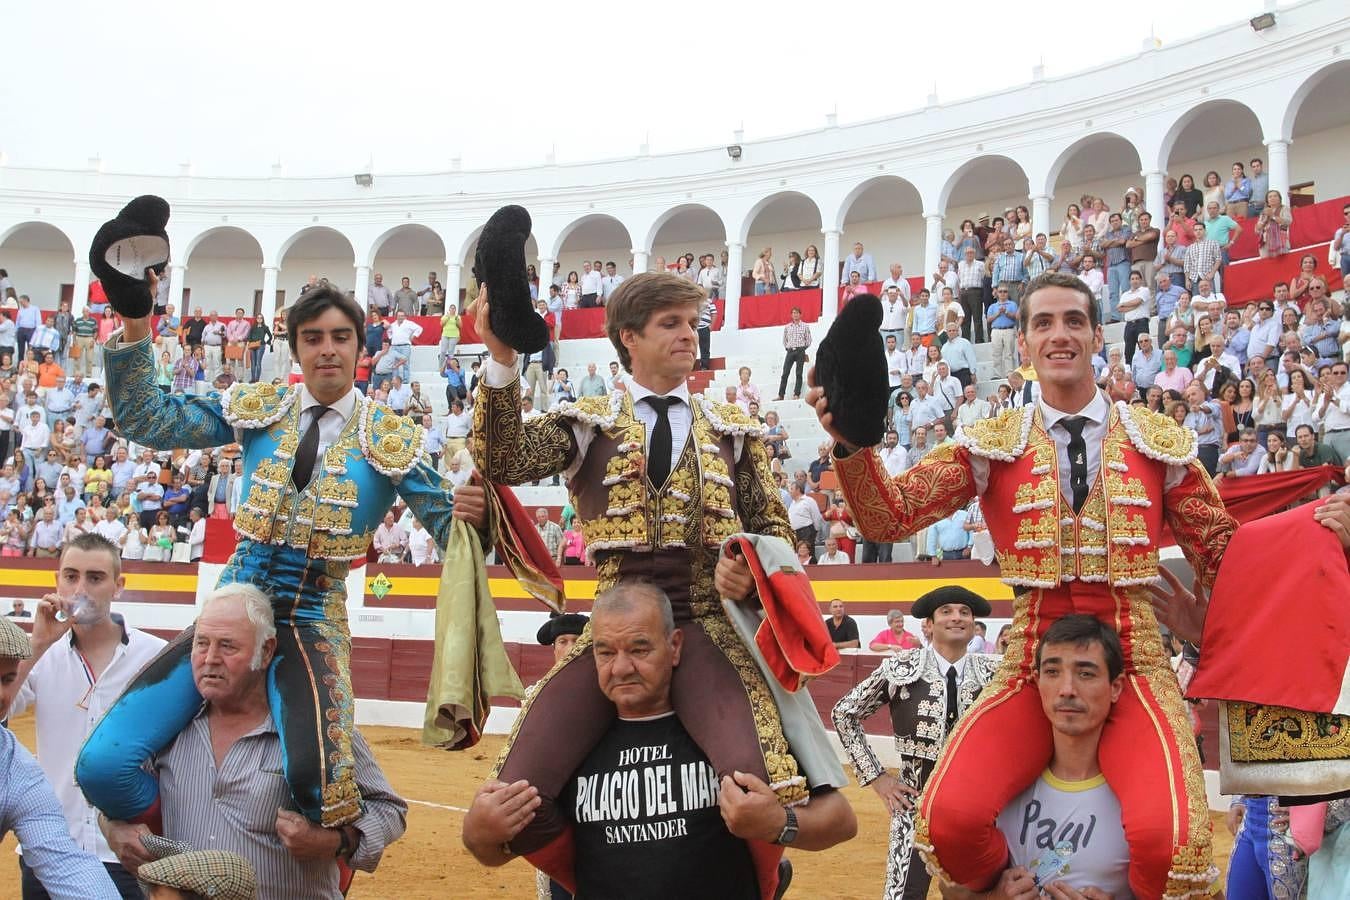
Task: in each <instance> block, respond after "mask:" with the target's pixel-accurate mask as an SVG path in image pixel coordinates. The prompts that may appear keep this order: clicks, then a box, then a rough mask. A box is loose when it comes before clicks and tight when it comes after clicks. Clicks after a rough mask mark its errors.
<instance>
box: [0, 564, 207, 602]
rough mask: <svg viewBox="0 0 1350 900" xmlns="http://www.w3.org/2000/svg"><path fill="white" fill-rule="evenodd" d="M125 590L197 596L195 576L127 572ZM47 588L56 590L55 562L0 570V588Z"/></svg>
mask: <svg viewBox="0 0 1350 900" xmlns="http://www.w3.org/2000/svg"><path fill="white" fill-rule="evenodd" d="M126 576H127V590H129V591H164V592H167V593H178V594H190V595H192V596H193V597H196V596H197V580H198V579H197V576H196V575H170V574H167V573H166V574H163V575H160V574H155V573H149V572H127V573H126ZM6 586H8V587H39V588H41V587H49V588H51V589H52V590H56V569H55V561H53V568H52V569H50V570H46V569H3V568H0V587H6Z"/></svg>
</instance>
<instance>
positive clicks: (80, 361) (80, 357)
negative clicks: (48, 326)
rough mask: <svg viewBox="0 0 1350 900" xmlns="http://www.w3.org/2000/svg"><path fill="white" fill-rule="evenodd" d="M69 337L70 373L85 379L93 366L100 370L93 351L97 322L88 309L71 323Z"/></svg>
mask: <svg viewBox="0 0 1350 900" xmlns="http://www.w3.org/2000/svg"><path fill="white" fill-rule="evenodd" d="M70 335H71V344H70V359H71V360H72V363H71V367H70V370H71V372H72V373H78V374H80V375H83V376H86V377H88V376H90V375H93V373H94V368H95V366H96V365H97V366H98V367H99V368H102V364H101V362H100V361H99V360H100V359H101V354H100V353H99V352H98V351H97V350H96V349H95V348H96V345H97V340H98V320H97V319H95V318H94V316H93V315H92V314H91V313H90V312H89V309H88V307H86V308H85V309H84V311H83V312H81V313H80V316H79V318H77V319H75V320H74V321H73V322H72V323H71V325H70ZM0 343H3V340H0ZM96 357H98V358H99V359H96Z"/></svg>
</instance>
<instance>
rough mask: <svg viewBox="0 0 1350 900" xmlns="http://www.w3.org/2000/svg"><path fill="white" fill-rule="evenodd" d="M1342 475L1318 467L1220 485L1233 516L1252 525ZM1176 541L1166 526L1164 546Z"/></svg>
mask: <svg viewBox="0 0 1350 900" xmlns="http://www.w3.org/2000/svg"><path fill="white" fill-rule="evenodd" d="M1339 475H1340V470H1338V469H1337V468H1336V467H1335V466H1318V467H1317V468H1315V469H1295V470H1294V471H1292V472H1270V473H1268V474H1266V475H1247V476H1245V477H1243V478H1224V479H1222V480H1221V481H1220V482H1219V496H1220V497H1221V498H1222V499H1223V505H1224V508H1225V509H1227V510H1228V513H1229V515H1231V516H1232V517H1233V518H1235V519H1237V520H1238V522H1239V523H1246V522H1252V521H1255V520H1256V519H1261V518H1264V517H1266V516H1269V515H1270V514H1271V513H1275V512H1279V511H1280V510H1282V509H1284V508H1285V507H1286V506H1289V505H1290V504H1291V503H1295V502H1297V501H1298V500H1299V499H1300V498H1302V497H1306V496H1308V495H1309V494H1312V493H1313V492H1315V491H1316V490H1317V489H1318V488H1320V487H1321V486H1322V485H1324V484H1326V483H1327V482H1329V481H1331V480H1332V479H1334V478H1337V477H1338V476H1339ZM1176 542H1177V539H1176V538H1175V537H1173V536H1172V531H1171V529H1170V528H1166V527H1165V526H1164V532H1163V538H1162V546H1164V547H1167V546H1172V545H1174V544H1176Z"/></svg>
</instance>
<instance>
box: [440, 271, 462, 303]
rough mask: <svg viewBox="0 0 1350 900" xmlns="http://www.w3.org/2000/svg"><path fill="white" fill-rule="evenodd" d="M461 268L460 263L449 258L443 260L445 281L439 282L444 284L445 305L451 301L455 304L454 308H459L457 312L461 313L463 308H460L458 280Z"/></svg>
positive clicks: (460, 275)
mask: <svg viewBox="0 0 1350 900" xmlns="http://www.w3.org/2000/svg"><path fill="white" fill-rule="evenodd" d="M463 268H464V267H463V266H462V265H461V264H460V263H454V262H450V260H448V259H447V260H446V261H445V281H443V282H441V284H442V285H444V287H445V303H446V306H449V305H450V304H451V303H453V304H455V309H457V310H459V312H461V313H462V312H464V310H463V309H461V308H460V302H459V288H460V283H459V282H460V279H461V278H462V277H463V275H462V272H463Z"/></svg>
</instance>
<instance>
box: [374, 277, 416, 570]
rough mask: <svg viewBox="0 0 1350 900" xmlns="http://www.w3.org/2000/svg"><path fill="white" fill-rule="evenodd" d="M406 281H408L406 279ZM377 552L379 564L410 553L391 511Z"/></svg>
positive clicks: (376, 542) (376, 543)
mask: <svg viewBox="0 0 1350 900" xmlns="http://www.w3.org/2000/svg"><path fill="white" fill-rule="evenodd" d="M405 280H406V279H405ZM372 543H373V544H374V547H375V552H376V553H377V554H378V555H379V559H378V562H382V563H399V562H402V561H403V557H404V555H406V554H407V552H408V532H407V531H406V530H404V528H403V526H402V525H399V524H398V520H397V519H396V518H395V516H394V511H393V510H392V509H391V510H390V511H389V512H387V513H385V514H384V521H383V522H381V523H380V525H379V527H377V528H376V529H375V537H374V538H373V539H372Z"/></svg>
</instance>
